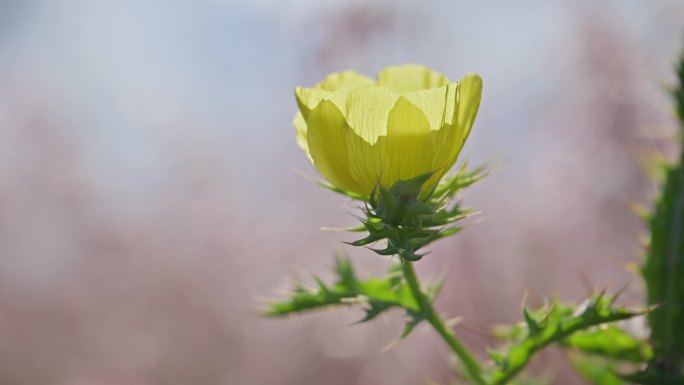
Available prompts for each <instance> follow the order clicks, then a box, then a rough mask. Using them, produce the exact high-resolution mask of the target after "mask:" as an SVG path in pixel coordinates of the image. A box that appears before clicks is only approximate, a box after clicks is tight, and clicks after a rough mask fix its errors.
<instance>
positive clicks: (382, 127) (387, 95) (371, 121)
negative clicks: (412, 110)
mask: <svg viewBox="0 0 684 385" xmlns="http://www.w3.org/2000/svg"><path fill="white" fill-rule="evenodd" d="M398 97H399V95H398V94H396V93H394V92H392V91H390V90H388V89H386V88H380V87H366V86H346V87H342V88H340V89H339V90H337V91H335V92H331V93H330V94H329V98H330V100H331V101H332V102H333V103H335V105H336V106H337V107H338V108H339V109H340V111H342V112H343V114H344V117H345V119H347V123H348V124H349V126H350V127H351V128H352V130H354V132H356V134H357V135H359V136H360V137H362V138H363V139H364V140H365V141H366V142H368V143H370V144H374V143H375V142H376V141H377V140H378V138H379V137H380V136H383V135H386V134H387V118H388V116H389V113H390V110H391V109H392V107H394V103H395V102H396V101H397V98H398Z"/></svg>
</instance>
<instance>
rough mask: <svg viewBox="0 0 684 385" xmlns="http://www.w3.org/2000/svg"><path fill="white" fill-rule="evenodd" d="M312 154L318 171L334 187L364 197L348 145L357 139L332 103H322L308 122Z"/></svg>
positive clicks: (310, 151)
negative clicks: (354, 172) (353, 172)
mask: <svg viewBox="0 0 684 385" xmlns="http://www.w3.org/2000/svg"><path fill="white" fill-rule="evenodd" d="M307 126H308V130H307V143H308V148H309V153H310V154H311V158H312V159H313V162H314V165H315V166H316V168H317V169H318V171H319V172H320V173H321V175H323V177H325V178H326V179H327V180H328V181H329V182H330V183H332V184H333V185H335V186H337V187H339V188H342V189H345V190H348V191H353V192H356V193H360V194H364V193H365V190H363V189H362V188H361V187H360V186H359V183H357V181H356V180H355V179H354V177H352V175H351V174H350V172H349V157H348V147H349V145H348V142H349V140H350V137H353V136H356V135H355V134H354V132H353V131H352V130H351V128H350V127H349V125H348V124H347V122H346V120H345V119H344V116H343V115H342V112H341V111H340V110H339V108H338V107H337V106H336V105H335V104H334V103H333V102H331V101H329V100H323V101H321V102H320V103H319V104H318V106H316V107H315V108H314V109H313V110H311V113H310V114H309V118H308V119H307Z"/></svg>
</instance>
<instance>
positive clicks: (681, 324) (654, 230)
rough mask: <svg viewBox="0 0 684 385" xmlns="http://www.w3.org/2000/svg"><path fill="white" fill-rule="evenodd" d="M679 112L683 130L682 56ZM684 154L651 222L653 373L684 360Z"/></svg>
mask: <svg viewBox="0 0 684 385" xmlns="http://www.w3.org/2000/svg"><path fill="white" fill-rule="evenodd" d="M677 74H678V76H679V81H680V84H679V87H677V88H676V89H675V91H674V96H675V102H676V111H677V115H678V117H679V120H680V125H682V129H684V123H682V122H684V88H683V87H684V58H683V59H682V61H681V62H680V64H679V68H678V71H677ZM683 164H684V152H682V158H681V159H680V161H679V163H677V164H673V165H670V166H665V167H666V168H665V172H664V174H665V180H664V185H663V191H662V194H661V195H660V196H659V197H658V199H657V200H656V202H655V211H654V213H653V215H652V216H651V218H650V220H649V226H650V230H651V240H650V244H649V247H648V250H647V252H646V261H645V264H644V266H643V269H642V274H643V277H644V280H645V282H646V287H647V290H648V303H649V304H650V305H654V306H657V308H656V309H655V310H654V311H653V312H651V314H650V315H649V323H650V326H651V340H652V343H653V347H654V350H655V358H654V360H653V365H652V367H653V369H652V370H654V371H656V372H657V371H662V372H664V373H679V372H681V370H682V366H683V362H684V167H683Z"/></svg>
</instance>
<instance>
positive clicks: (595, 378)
mask: <svg viewBox="0 0 684 385" xmlns="http://www.w3.org/2000/svg"><path fill="white" fill-rule="evenodd" d="M570 362H571V363H572V366H573V367H574V368H575V370H577V372H579V373H580V374H581V375H582V377H584V379H585V380H587V381H588V382H590V383H592V384H594V385H623V384H625V381H624V380H623V379H622V378H620V376H619V375H617V374H616V373H615V370H614V368H613V366H612V364H611V363H610V362H609V361H608V360H602V359H599V360H597V359H596V358H595V357H589V356H586V355H583V354H571V355H570Z"/></svg>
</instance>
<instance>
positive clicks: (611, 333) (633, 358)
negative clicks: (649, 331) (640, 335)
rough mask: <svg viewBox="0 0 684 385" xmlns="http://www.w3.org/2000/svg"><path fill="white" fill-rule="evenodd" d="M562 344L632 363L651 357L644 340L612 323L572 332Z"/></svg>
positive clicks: (649, 348) (651, 353) (651, 354)
mask: <svg viewBox="0 0 684 385" xmlns="http://www.w3.org/2000/svg"><path fill="white" fill-rule="evenodd" d="M564 345H565V346H567V347H572V348H575V349H577V350H580V351H582V352H585V353H591V354H595V355H600V356H603V357H606V358H611V359H617V360H624V361H629V362H633V363H645V362H648V361H649V360H650V359H651V358H652V357H653V351H652V350H651V347H650V346H649V345H648V343H647V342H646V341H642V340H639V339H637V338H635V337H634V336H632V335H631V334H629V333H627V332H626V331H624V330H622V329H620V328H618V327H616V326H614V325H610V326H606V327H601V328H593V329H591V330H585V331H580V332H577V333H574V334H573V335H571V336H570V337H568V338H567V339H566V340H565V341H564Z"/></svg>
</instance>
